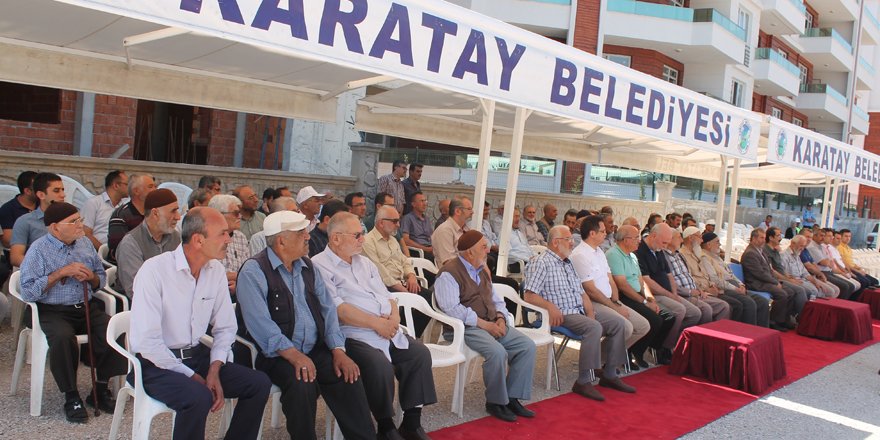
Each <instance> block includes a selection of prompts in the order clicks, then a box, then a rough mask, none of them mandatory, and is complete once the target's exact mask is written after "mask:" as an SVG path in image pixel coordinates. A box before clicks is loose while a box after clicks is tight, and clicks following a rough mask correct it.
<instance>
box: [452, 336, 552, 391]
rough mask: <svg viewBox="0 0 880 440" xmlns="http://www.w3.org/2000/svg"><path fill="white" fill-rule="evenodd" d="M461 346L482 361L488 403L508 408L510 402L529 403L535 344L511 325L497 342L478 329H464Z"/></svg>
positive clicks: (533, 370)
mask: <svg viewBox="0 0 880 440" xmlns="http://www.w3.org/2000/svg"><path fill="white" fill-rule="evenodd" d="M464 343H465V344H466V345H467V346H468V348H470V349H471V350H474V351H476V352H477V353H479V354H480V356H482V357H483V359H485V361H484V362H483V383H484V384H486V402H487V403H494V404H497V405H507V404H508V403H510V399H523V400H529V399H531V397H532V377H533V376H534V372H535V343H534V342H532V340H531V339H529V337H528V336H526V335H524V334H522V333H521V332H520V331H519V330H517V329H515V328H513V327H511V326H510V325H508V326H507V333H505V334H504V336H502V337H501V338H499V339H495V338H494V337H492V335H490V334H489V332H487V331H485V330H483V329H481V328H479V327H465V329H464ZM551 356H552V355H551ZM508 364H509V368H508ZM462 380H465V379H464V378H462Z"/></svg>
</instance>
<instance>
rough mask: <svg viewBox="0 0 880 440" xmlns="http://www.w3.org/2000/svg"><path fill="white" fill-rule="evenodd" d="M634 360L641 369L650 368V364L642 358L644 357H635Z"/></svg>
mask: <svg viewBox="0 0 880 440" xmlns="http://www.w3.org/2000/svg"><path fill="white" fill-rule="evenodd" d="M632 359H633V361H635V363H636V365H638V366H639V368H648V367H650V365H648V363H647V362H645V359H644V358H642V357H636V356H633V357H632ZM636 370H638V368H636Z"/></svg>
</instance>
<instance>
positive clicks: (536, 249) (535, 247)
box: [529, 244, 547, 257]
mask: <svg viewBox="0 0 880 440" xmlns="http://www.w3.org/2000/svg"><path fill="white" fill-rule="evenodd" d="M529 247H530V248H532V253H533V254H535V257H540V256H541V254H543V253H544V252H547V246H542V245H540V244H531V245H529Z"/></svg>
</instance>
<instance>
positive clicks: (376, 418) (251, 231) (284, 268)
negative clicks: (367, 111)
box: [0, 161, 878, 439]
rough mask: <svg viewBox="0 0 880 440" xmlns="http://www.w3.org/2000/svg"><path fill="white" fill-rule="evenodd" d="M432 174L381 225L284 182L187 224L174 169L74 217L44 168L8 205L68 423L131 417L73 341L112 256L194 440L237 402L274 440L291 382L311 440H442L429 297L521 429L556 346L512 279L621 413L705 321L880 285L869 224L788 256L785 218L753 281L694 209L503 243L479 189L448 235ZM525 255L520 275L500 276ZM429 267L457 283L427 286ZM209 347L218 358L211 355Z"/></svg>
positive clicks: (151, 370) (762, 230)
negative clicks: (627, 377) (515, 305)
mask: <svg viewBox="0 0 880 440" xmlns="http://www.w3.org/2000/svg"><path fill="white" fill-rule="evenodd" d="M422 168H423V166H422V165H421V164H415V163H413V164H409V165H407V164H406V163H404V162H403V161H395V162H394V163H393V164H392V172H391V173H390V174H388V175H385V176H382V177H381V178H380V179H379V186H378V190H379V192H378V194H377V195H376V197H375V198H374V199H373V200H370V201H369V202H370V203H372V204H373V209H372V210H371V211H372V212H371V213H370V215H369V216H368V215H367V203H368V199H367V197H366V196H365V195H364V194H363V193H360V192H354V193H350V194H347V195H346V196H345V197H344V198H341V199H336V198H334V197H333V195H332V194H329V193H327V192H318V191H317V190H315V189H314V188H313V187H312V186H306V187H303V188H301V189H299V191H298V192H296V193H295V194H294V193H293V192H292V191H290V189H288V188H287V187H280V188H268V189H265V190H264V191H263V193H262V200H261V198H260V197H258V195H257V192H256V191H255V190H254V188H253V187H251V186H248V185H242V186H238V187H236V188H233V189H232V190H231V191H230V193H228V194H227V193H224V192H223V191H222V182H221V181H220V179H218V178H216V177H213V176H205V177H203V178H202V179H201V181H200V182H199V187H198V188H196V189H195V190H194V191H193V192H192V193H191V195H190V197H189V199H188V200H187V201H186V202H187V206H188V208H189V209H188V210H187V211H186V212H185V213H181V212H180V210H179V206H180V204H179V203H178V200H177V196H176V195H175V194H174V193H173V192H172V191H170V190H167V189H156V182H155V180H154V178H153V176H150V175H148V174H142V173H131V174H129V173H127V172H124V171H119V170H116V171H112V172H110V173H108V174H107V177H106V179H105V182H104V183H105V191H104V192H103V193H101V194H99V195H96V196H94V198H92V199H90V200H88V201H87V202H86V203H85V205H84V206H83V207H82V209H77V208H76V207H74V206H73V205H71V204H68V203H65V202H64V199H65V194H64V185H63V182H62V181H61V178H60V177H59V176H58V175H56V174H52V173H34V172H23V173H22V174H21V175H20V176H19V179H18V185H19V189H20V194H19V196H17V197H15V198H13V199H12V200H10V201H9V202H7V203H6V204H4V205H3V206H2V207H0V224H2V227H3V244H4V247H6V248H9V254H8V255H7V256H5V259H6V261H8V262H9V263H11V265H12V266H17V267H18V266H20V270H21V273H22V276H21V294H22V297H23V298H24V299H25V300H27V301H33V302H35V303H37V306H38V307H39V311H40V320H41V325H42V327H43V330H44V332H45V333H46V336H47V340H48V343H49V358H50V371H51V373H52V375H53V377H54V379H55V383H56V384H57V386H58V389H59V391H60V392H61V393H62V394H63V395H64V402H65V403H64V405H63V411H64V414H65V417H66V419H67V420H68V421H71V422H74V423H85V422H86V421H87V420H88V417H87V414H86V412H85V409H84V407H83V405H84V404H87V405H88V404H91V405H97V406H98V407H100V409H101V410H103V411H106V412H110V413H112V412H113V411H114V408H115V404H114V401H113V397H112V396H111V395H110V394H109V391H108V387H107V381H108V380H109V379H110V378H111V377H113V376H114V375H121V374H124V373H125V371H126V368H125V363H124V360H123V359H122V358H121V357H120V356H118V355H117V354H115V353H113V352H112V350H110V349H109V347H108V345H107V344H106V341H102V340H101V339H102V337H101V336H96V337H95V341H94V344H93V347H92V348H93V350H94V353H95V354H96V356H97V361H96V365H95V367H96V368H97V382H96V390H95V391H96V394H97V396H98V398H97V400H96V401H94V399H93V400H89V399H86V401H83V400H82V398H81V396H80V394H79V391H78V390H77V389H76V380H75V377H76V376H75V374H76V369H77V365H78V351H77V350H74V347H76V344H75V340H74V339H75V337H76V334H79V333H82V332H83V331H84V327H85V326H86V320H85V319H84V317H85V316H84V313H83V302H84V301H88V302H89V305H92V302H93V301H92V299H91V296H90V293H93V292H94V291H96V290H97V289H99V288H101V287H102V286H103V284H104V283H105V272H104V268H103V266H102V264H101V259H100V258H99V256H98V253H97V252H98V250H99V249H100V248H101V247H102V246H103V245H107V246H108V247H109V254H108V255H107V258H106V259H107V261H109V262H110V263H111V264H115V265H117V266H118V272H117V273H118V276H117V280H116V285H115V286H114V287H115V289H116V290H117V291H119V292H121V293H123V294H125V295H126V296H128V297H129V298H130V299H131V314H132V320H131V322H132V327H131V330H130V343H131V351H132V352H133V353H135V354H136V355H137V357H138V359H139V360H140V362H141V363H142V366H143V383H144V387H145V390H146V392H147V393H148V394H149V395H150V396H152V397H153V398H155V399H157V400H159V401H161V402H163V403H164V404H166V405H168V406H169V407H170V408H172V409H174V410H175V411H177V414H178V417H177V419H176V423H175V425H174V436H175V437H176V438H204V432H205V418H206V416H207V414H208V413H209V412H211V411H216V410H218V409H219V408H220V407H222V406H223V404H224V403H223V402H224V398H226V397H231V398H237V399H238V403H237V404H236V406H235V411H234V415H233V418H232V421H231V425H230V427H229V431H228V433H227V438H256V437H257V435H258V433H259V425H260V420H262V417H261V416H260V415H261V414H262V411H263V408H264V406H265V403H266V400H267V398H268V394H269V388H270V386H271V385H272V384H274V385H277V386H278V387H279V388H280V389H281V405H282V410H283V412H284V414H285V416H286V418H287V430H288V433H289V434H290V435H291V437H292V438H296V439H303V438H315V416H316V405H317V403H316V402H317V398H318V396H319V395H320V396H323V397H324V399H325V401H326V402H327V404H328V406H329V409H330V411H331V412H332V413H333V414H334V415H335V416H336V420H337V421H338V423H339V426H340V429H341V430H342V433H343V435H344V436H345V437H346V438H353V439H354V438H361V439H372V438H389V439H398V438H404V439H425V438H429V437H428V435H427V434H426V432H425V430H424V428H423V427H422V423H421V412H422V408H423V407H424V406H425V405H431V404H433V403H436V401H437V396H436V391H435V389H434V381H433V375H432V371H431V357H430V353H429V351H428V350H427V348H425V346H424V345H423V344H422V343H421V342H419V339H417V338H418V337H419V336H420V335H421V333H422V332H423V331H424V330H425V329H426V328H427V327H428V324H429V319H428V318H427V317H426V316H424V315H421V314H416V315H417V316H414V319H415V320H416V322H415V323H413V324H414V325H413V328H414V329H415V334H413V335H408V334H405V333H404V332H403V330H402V327H401V323H402V317H401V315H400V312H399V310H398V306H397V303H396V301H395V299H394V295H393V294H392V292H399V293H401V294H414V295H419V296H421V297H422V298H424V299H425V300H426V302H427V303H428V304H435V305H436V307H437V309H438V310H439V311H440V312H442V313H445V314H446V315H449V316H450V317H452V318H455V319H458V320H461V321H462V323H463V324H464V328H465V332H464V343H465V344H466V345H467V347H469V348H470V349H471V350H473V351H475V352H476V353H478V354H479V355H480V356H481V357H482V358H483V359H484V363H483V382H484V385H485V408H486V411H487V413H488V414H490V415H492V416H494V417H496V418H498V419H500V420H504V421H508V422H512V421H515V420H517V418H519V417H527V418H530V417H539V416H540V415H539V414H536V413H535V412H534V411H533V410H531V409H529V408H527V407H526V406H525V405H524V402H525V401H528V400H529V399H531V391H532V377H533V371H534V368H535V344H534V343H533V342H532V340H531V339H530V338H529V337H528V336H526V335H525V334H524V333H522V332H521V331H519V330H518V329H517V322H516V321H515V319H514V315H513V314H512V313H511V312H510V311H509V310H508V305H507V304H506V303H505V301H504V299H503V298H502V296H501V295H500V294H499V292H497V291H496V289H495V287H494V283H502V284H506V285H509V286H510V287H512V288H513V289H514V290H515V291H517V292H519V293H520V294H521V295H522V297H523V299H524V300H525V301H527V302H529V303H531V304H534V305H535V306H538V307H541V308H543V309H546V310H547V311H548V314H549V316H546V317H542V319H548V320H549V321H550V323H551V325H552V326H554V327H564V328H566V329H567V330H568V331H570V332H572V333H573V334H575V335H577V336H578V337H580V338H581V349H580V353H579V362H578V374H577V379H576V381H575V382H574V383H573V384H572V388H571V390H572V392H574V393H575V394H578V395H580V396H583V397H585V398H588V399H591V400H594V401H600V402H601V401H604V400H605V396H604V394H603V391H604V392H608V391H612V392H614V391H616V392H623V393H635V392H636V389H635V388H634V387H632V386H631V385H629V384H627V383H626V382H624V380H623V379H621V377H620V372H621V371H622V369H631V370H639V369H643V368H648V367H649V366H650V364H649V363H648V362H647V360H646V359H645V355H646V353H647V351H648V349H651V350H653V356H652V360H653V362H654V363H655V364H668V363H669V362H670V360H671V356H672V349H673V348H674V346H675V344H676V342H677V341H678V338H679V336H680V335H681V333H682V331H683V330H684V329H686V328H687V327H690V326H694V325H698V324H702V323H707V322H710V321H715V320H719V319H732V320H736V321H740V322H743V323H746V324H751V325H758V326H763V327H770V328H773V329H776V330H779V331H787V330H789V329H792V328H794V326H795V325H796V323H797V317H798V314H799V313H800V311H801V309H802V308H803V307H804V304H805V303H806V302H807V301H808V300H810V299H812V298H816V297H839V298H843V299H850V300H855V299H857V298H858V297H859V295H861V293H862V292H863V291H864V290H865V289H867V288H871V287H876V286H877V285H878V282H877V280H876V279H875V278H873V277H871V276H870V275H869V274H868V273H867V272H866V271H865V269H864V268H862V267H860V266H858V265H857V264H856V263H855V262H854V260H853V253H852V249H851V248H850V247H849V243H850V241H851V239H852V233H851V231H849V230H846V229H844V230H840V231H835V230H832V229H822V228H818V227H815V226H814V227H812V228H807V227H803V228H801V227H800V226H799V225H800V223H797V224H793V225H792V227H791V228H789V229H793V231H791V232H793V233H792V238H791V239H790V243H789V244H788V247H787V248H784V249H783V247H782V237H783V234H782V233H781V230H780V228H778V227H776V226H775V225H773V223H772V217H771V216H767V218H766V219H765V221H764V222H762V224H761V226H760V227H758V228H755V229H753V230H752V231H751V233H750V236H749V245H748V247H747V248H746V249H745V251H744V252H743V253H742V256H741V257H740V263H741V264H742V268H743V274H744V277H743V279H742V280H740V279H739V278H737V277H736V276H734V274H733V272H732V271H731V269H730V267H729V266H728V264H726V262H725V260H724V258H723V255H722V252H721V244H720V239H719V236H718V235H717V234H716V233H715V225H714V222H711V221H707V222H706V224H705V226H704V227H703V228H702V229H701V228H699V227H698V226H697V224H698V222H697V221H696V219H694V218H693V217H692V216H690V215H689V214H687V213H685V214H683V215H682V214H678V213H670V214H668V215H666V216H665V220H664V217H663V216H661V215H660V214H651V216H650V217H649V218H648V219H647V222H646V224H645V225H644V228H643V227H642V225H640V224H639V221H638V220H637V219H635V218H633V217H629V218H626V219H624V220H623V221H622V222H620V224H616V223H615V217H614V211H613V209H612V208H611V207H609V206H605V207H602V208H601V209H600V210H598V211H590V210H581V211H577V210H573V209H572V210H568V211H566V212H565V213H564V215H563V221H562V222H561V223H559V224H557V223H556V221H557V216H558V210H557V208H556V207H555V206H553V205H551V204H548V205H545V206H543V207H542V213H543V216H542V217H540V218H538V209H537V207H535V206H534V205H525V206H524V207H523V208H522V209H520V208H518V207H508V209H510V210H512V211H513V214H512V219H513V221H512V225H511V229H510V230H509V231H507V232H508V233H507V234H502V232H503V227H504V226H503V221H502V217H503V214H504V210H505V207H504V205H501V206H498V207H496V210H495V212H494V214H495V215H492V209H491V208H492V207H491V206H490V205H489V204H488V203H486V204H485V205H484V206H483V207H482V209H483V220H482V223H481V224H480V225H474V224H472V221H471V220H472V216H473V211H474V206H473V203H472V201H471V200H470V199H469V198H467V197H464V196H460V197H455V198H452V199H447V200H441V201H440V202H439V204H438V209H439V211H440V213H441V216H440V218H438V219H437V221H436V222H435V221H434V219H432V218H431V217H430V215H429V214H428V202H427V196H426V194H425V193H423V192H422V189H421V185H420V183H419V180H420V178H421V173H422ZM407 172H408V174H409V175H408V177H407ZM501 236H507V237H509V239H508V243H501V242H500V237H501ZM535 246H540V247H543V249H545V250H544V251H543V252H535ZM505 247H506V251H507V253H506V257H507V262H508V267H507V269H508V272H511V271H518V270H519V271H521V273H519V275H520V277H519V278H518V281H517V280H514V279H512V278H509V277H505V276H500V275H498V274H497V273H496V272H498V270H497V269H498V267H497V265H498V260H499V257H500V253H501V252H503V249H502V248H505ZM416 256H418V257H421V258H425V259H428V260H429V261H433V262H434V263H435V264H436V267H437V268H438V269H439V272H438V273H437V274H434V275H432V276H430V279H426V280H420V279H419V277H417V275H416V272H415V270H414V268H413V265H412V263H411V260H410V259H411V257H416ZM501 272H504V271H501ZM425 281H427V283H428V284H429V288H428V287H426V286H425V285H424V284H423V283H424V282H425ZM83 289H85V292H86V293H87V294H89V295H86V296H84V295H83ZM766 295H769V296H770V298H772V301H768V299H767V298H766V297H765V296H766ZM85 309H88V310H90V316H89V317H90V320H89V323H90V325H91V330H92V334H93V335H104V334H105V332H106V326H107V322H108V316H107V314H106V313H104V312H103V311H102V309H101V306H100V305H97V304H95V307H86V308H85ZM206 333H210V334H211V336H213V341H214V342H213V345H212V346H211V347H207V346H205V345H204V344H203V343H202V342H201V340H200V337H201V336H202V335H204V334H206ZM236 336H238V337H241V338H244V339H246V340H248V341H250V342H251V343H253V344H254V345H255V346H256V348H257V350H258V353H257V355H256V362H255V363H254V364H253V365H251V364H250V359H249V358H248V359H245V360H246V361H247V362H245V363H247V364H248V365H240V364H238V363H231V362H227V360H228V359H229V357H230V356H229V354H230V352H231V351H232V350H233V347H232V345H233V343H234V341H235V338H236ZM601 338H604V342H600V339H601ZM244 357H247V356H244ZM240 360H242V359H239V358H236V361H237V362H238V361H240ZM594 377H598V382H597V384H598V387H599V388H597V387H594V382H596V381H595V380H594ZM395 380H396V381H397V388H398V389H397V393H398V394H399V401H400V406H401V408H402V410H403V418H402V422H401V423H400V424H399V425H397V424H395V422H394V419H393V417H394V411H395V409H394V408H395V407H394V406H393V405H392V402H393V401H394V394H395Z"/></svg>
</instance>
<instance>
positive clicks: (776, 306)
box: [740, 229, 796, 331]
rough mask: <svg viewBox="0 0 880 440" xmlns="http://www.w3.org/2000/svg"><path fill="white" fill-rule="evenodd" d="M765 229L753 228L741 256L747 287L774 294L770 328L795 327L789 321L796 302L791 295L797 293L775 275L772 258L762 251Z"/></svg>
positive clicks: (784, 328)
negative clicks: (769, 258) (771, 264)
mask: <svg viewBox="0 0 880 440" xmlns="http://www.w3.org/2000/svg"><path fill="white" fill-rule="evenodd" d="M764 234H765V232H764V230H763V229H753V230H752V234H751V236H750V237H749V246H748V247H747V248H746V250H745V252H743V254H742V257H740V262H741V263H742V266H743V275H744V277H745V283H746V289H748V290H755V291H759V292H768V293H770V295H772V296H773V305H772V306H771V308H770V328H772V329H774V330H779V331H786V330H787V329H794V328H795V325H794V324H793V323H791V322H789V315H791V312H792V306H793V305H794V303H793V302H792V301H791V297H792V296H793V295H795V293H796V292H793V291H791V290H789V289H788V288H786V286H785V285H783V284H782V283H780V282H779V280H777V279H776V277H774V276H773V271H772V270H771V269H770V260H768V259H767V257H766V256H764V254H763V253H762V252H761V249H762V248H763V247H764V238H765V237H764Z"/></svg>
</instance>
